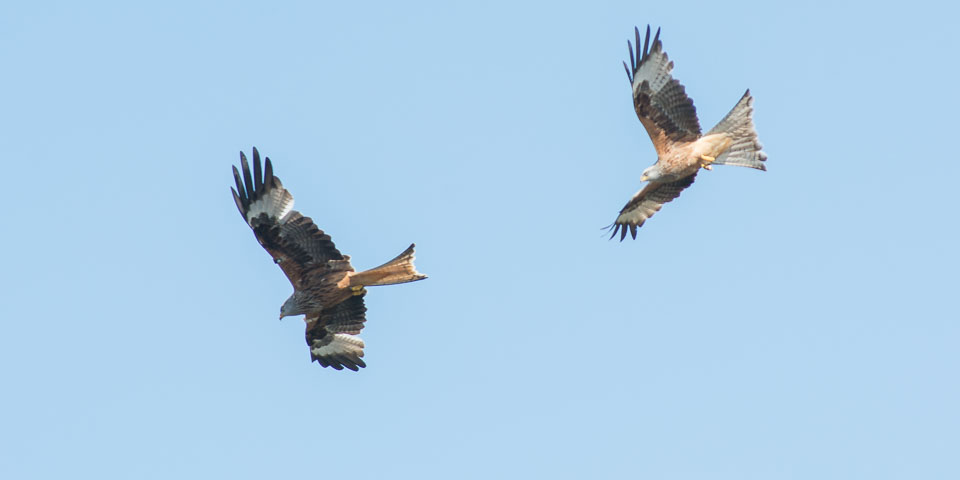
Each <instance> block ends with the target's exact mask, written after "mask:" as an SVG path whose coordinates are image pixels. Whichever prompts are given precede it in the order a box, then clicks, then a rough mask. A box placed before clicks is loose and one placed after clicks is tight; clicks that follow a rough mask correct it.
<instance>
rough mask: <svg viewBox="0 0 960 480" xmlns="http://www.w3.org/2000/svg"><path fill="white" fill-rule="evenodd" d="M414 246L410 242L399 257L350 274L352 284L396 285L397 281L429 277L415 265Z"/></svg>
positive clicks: (353, 285)
mask: <svg viewBox="0 0 960 480" xmlns="http://www.w3.org/2000/svg"><path fill="white" fill-rule="evenodd" d="M413 247H414V244H412V243H411V244H410V246H409V247H407V249H406V250H404V251H403V253H401V254H400V255H397V258H394V259H393V260H390V261H389V262H387V263H384V264H383V265H380V266H379V267H376V268H371V269H370V270H367V271H364V272H360V273H354V274H353V275H351V276H350V286H351V287H355V286H367V287H369V286H376V285H394V284H397V283H407V282H415V281H417V280H423V279H424V278H427V276H426V275H424V274H422V273H420V272H418V271H417V267H415V266H413V258H414V257H413Z"/></svg>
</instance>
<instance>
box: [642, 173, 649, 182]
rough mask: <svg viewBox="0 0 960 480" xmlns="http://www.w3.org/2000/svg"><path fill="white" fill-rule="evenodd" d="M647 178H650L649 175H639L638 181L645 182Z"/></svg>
mask: <svg viewBox="0 0 960 480" xmlns="http://www.w3.org/2000/svg"><path fill="white" fill-rule="evenodd" d="M649 178H650V177H648V176H646V175H644V176H642V177H640V181H641V182H646V181H647V180H648V179H649Z"/></svg>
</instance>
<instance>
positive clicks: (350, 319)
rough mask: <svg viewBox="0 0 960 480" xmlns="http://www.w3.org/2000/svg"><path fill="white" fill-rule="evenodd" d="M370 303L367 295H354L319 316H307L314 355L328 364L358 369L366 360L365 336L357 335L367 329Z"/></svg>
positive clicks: (323, 364)
mask: <svg viewBox="0 0 960 480" xmlns="http://www.w3.org/2000/svg"><path fill="white" fill-rule="evenodd" d="M366 311H367V307H366V306H364V304H363V295H357V296H353V297H350V298H348V299H346V300H344V301H342V302H340V303H338V304H337V305H336V306H333V307H330V308H327V309H324V310H323V311H321V312H320V314H319V315H318V316H313V317H311V316H307V319H306V321H307V333H306V335H307V346H308V347H310V359H311V360H313V361H316V362H317V363H319V364H320V365H322V366H324V367H333V368H335V369H337V370H343V367H347V368H349V369H350V370H353V371H357V370H358V369H360V368H363V367H366V366H367V364H366V363H364V362H363V359H362V358H361V357H363V340H361V339H360V337H357V336H356V335H357V334H358V333H360V330H363V322H365V321H366Z"/></svg>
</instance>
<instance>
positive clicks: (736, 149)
mask: <svg viewBox="0 0 960 480" xmlns="http://www.w3.org/2000/svg"><path fill="white" fill-rule="evenodd" d="M714 133H725V134H727V135H729V136H730V139H731V140H732V143H731V144H730V148H728V149H727V150H725V151H724V152H723V153H721V154H720V155H719V156H717V158H716V160H714V161H713V164H714V165H736V166H738V167H750V168H756V169H758V170H766V169H767V167H766V165H764V162H765V161H766V160H767V154H766V153H764V152H763V150H762V149H763V145H761V144H760V140H759V139H757V131H756V130H755V129H754V127H753V97H752V96H750V90H747V92H746V93H744V94H743V97H742V98H740V101H739V102H737V104H736V105H734V107H733V109H732V110H730V113H728V114H727V116H726V117H723V120H720V123H718V124H717V126H715V127H713V128H712V129H711V130H710V131H709V132H708V133H707V135H711V134H714Z"/></svg>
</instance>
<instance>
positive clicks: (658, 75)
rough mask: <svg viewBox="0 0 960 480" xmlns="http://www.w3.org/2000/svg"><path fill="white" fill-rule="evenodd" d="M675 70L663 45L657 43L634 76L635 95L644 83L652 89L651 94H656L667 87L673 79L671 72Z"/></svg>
mask: <svg viewBox="0 0 960 480" xmlns="http://www.w3.org/2000/svg"><path fill="white" fill-rule="evenodd" d="M672 70H673V62H671V61H670V59H669V58H667V54H666V53H665V52H664V51H663V44H662V43H660V42H659V41H657V42H656V43H655V44H654V45H653V47H652V48H651V49H650V54H649V55H648V56H647V59H646V60H645V61H643V63H641V65H640V67H639V68H637V73H636V74H634V76H633V94H634V95H636V94H637V92H638V91H639V90H640V86H641V85H643V82H647V86H648V87H649V88H650V94H651V95H653V94H656V93H657V92H659V91H660V89H661V88H663V86H664V85H666V84H667V83H668V82H670V80H671V79H672V77H671V76H670V72H671V71H672Z"/></svg>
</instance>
